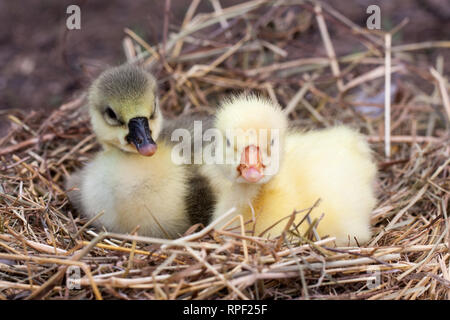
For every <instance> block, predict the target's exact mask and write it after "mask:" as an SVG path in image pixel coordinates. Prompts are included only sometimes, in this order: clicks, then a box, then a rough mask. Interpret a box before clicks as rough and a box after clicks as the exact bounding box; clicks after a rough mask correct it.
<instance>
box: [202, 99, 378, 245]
mask: <svg viewBox="0 0 450 320" xmlns="http://www.w3.org/2000/svg"><path fill="white" fill-rule="evenodd" d="M216 126H217V127H218V128H219V129H220V130H221V131H223V132H224V131H226V129H227V128H242V129H248V128H254V129H266V130H271V129H279V135H278V139H275V143H274V145H276V144H277V141H276V140H278V144H279V147H278V148H276V150H277V152H279V154H278V155H276V153H275V152H274V151H275V150H271V151H269V150H267V149H265V148H264V146H261V145H259V144H258V143H259V142H260V141H258V142H257V143H256V144H255V143H253V146H252V145H251V144H245V143H244V144H242V145H239V146H238V148H236V149H234V151H235V153H236V154H237V155H238V157H237V158H240V159H241V160H243V161H240V162H235V163H233V164H230V165H216V166H205V168H203V169H202V170H204V171H209V172H207V174H208V176H209V178H210V179H211V180H212V181H215V186H214V187H215V188H216V189H218V188H220V186H223V187H222V191H221V193H219V196H218V205H217V206H216V209H215V211H214V214H213V216H214V217H217V216H220V215H221V214H223V213H224V212H225V211H226V210H228V209H229V208H231V207H233V206H236V207H237V209H238V210H237V212H236V214H243V215H244V218H245V220H246V221H248V220H251V219H252V210H251V209H250V204H249V203H251V205H252V207H253V209H254V213H255V216H256V219H255V221H256V222H255V224H254V225H248V227H247V228H248V230H253V229H254V230H255V233H256V234H257V235H258V234H260V233H261V232H263V231H265V230H266V229H267V228H269V227H270V226H272V225H273V224H275V223H276V222H277V221H278V220H280V219H282V218H284V217H286V216H289V215H290V214H291V213H292V212H293V211H294V210H303V209H307V208H309V207H311V206H313V204H314V203H315V202H316V201H317V200H318V199H321V202H320V203H319V205H318V206H317V207H315V209H313V210H312V212H311V214H310V217H311V219H312V220H314V219H315V218H320V217H321V216H322V213H323V214H324V216H323V218H322V219H321V221H320V223H319V226H318V228H317V231H318V233H319V235H320V236H322V237H323V236H327V235H328V236H333V237H336V242H337V243H338V244H346V243H350V244H354V243H355V240H354V239H355V238H356V239H357V241H358V242H359V243H364V242H366V241H368V240H369V238H370V214H371V212H372V209H373V207H374V205H375V196H374V190H373V183H374V179H375V174H376V167H375V164H374V163H373V161H372V158H371V151H370V148H369V146H368V145H367V143H366V142H365V140H364V138H363V137H362V136H361V135H360V134H359V133H357V132H355V131H353V130H351V129H349V128H346V127H343V126H341V127H335V128H331V129H326V130H320V131H312V132H308V133H300V132H295V131H294V130H286V126H287V118H286V116H285V115H284V113H283V112H282V110H281V108H280V107H279V106H277V105H275V104H273V103H272V102H270V101H268V100H264V99H261V98H257V97H255V96H239V97H236V98H232V99H230V100H229V101H228V102H226V103H224V104H223V106H222V108H221V110H220V111H219V113H218V114H217V119H216ZM241 140H242V139H241ZM269 145H272V143H271V144H269ZM249 146H252V147H251V148H252V149H253V150H256V152H257V153H258V152H259V155H258V156H257V157H254V158H255V159H256V161H254V162H253V163H251V164H249V163H248V161H245V150H248V149H246V148H248V147H249ZM272 148H273V146H272ZM267 153H269V154H270V157H269V158H272V160H273V158H274V157H276V158H278V160H277V161H276V162H277V163H278V165H279V166H278V167H279V170H270V174H267V175H266V172H265V171H266V170H267V169H269V167H267V163H265V161H267V159H268V158H267ZM272 162H273V161H272ZM242 167H245V168H250V170H252V173H254V174H251V175H246V174H245V172H244V171H242V169H241V168H242ZM258 168H262V169H258ZM255 177H256V178H255ZM303 216H304V214H299V215H298V216H297V219H296V222H297V223H298V222H299V220H301V219H302V218H303ZM286 222H287V219H286V220H284V222H282V223H279V224H277V225H276V226H275V227H273V228H271V229H270V230H269V231H268V233H269V234H270V236H278V235H280V234H281V232H282V231H283V229H284V226H285V223H286ZM307 228H308V224H307V223H302V224H301V225H300V227H299V231H300V232H301V233H302V232H305V231H306V230H307ZM266 234H267V233H266Z"/></svg>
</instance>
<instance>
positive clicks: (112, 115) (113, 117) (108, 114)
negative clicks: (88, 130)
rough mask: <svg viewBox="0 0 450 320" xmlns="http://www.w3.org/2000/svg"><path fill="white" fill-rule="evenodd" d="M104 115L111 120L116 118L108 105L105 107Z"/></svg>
mask: <svg viewBox="0 0 450 320" xmlns="http://www.w3.org/2000/svg"><path fill="white" fill-rule="evenodd" d="M106 115H107V116H108V117H109V118H111V119H113V120H117V116H116V113H115V112H114V111H113V109H111V108H110V107H108V108H106Z"/></svg>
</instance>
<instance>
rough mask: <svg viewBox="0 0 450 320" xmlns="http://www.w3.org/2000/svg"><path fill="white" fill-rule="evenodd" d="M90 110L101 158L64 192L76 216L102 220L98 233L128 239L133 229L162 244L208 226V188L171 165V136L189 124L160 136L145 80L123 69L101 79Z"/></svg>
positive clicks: (193, 171) (191, 172)
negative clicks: (161, 240) (198, 225)
mask: <svg viewBox="0 0 450 320" xmlns="http://www.w3.org/2000/svg"><path fill="white" fill-rule="evenodd" d="M89 108H90V109H89V111H90V115H91V122H92V126H93V128H94V131H95V133H96V135H97V138H98V140H99V142H100V143H101V144H102V146H103V151H101V152H99V153H98V154H97V155H96V157H95V158H94V159H93V160H92V161H90V162H89V163H88V164H87V165H86V166H85V167H84V168H83V169H81V170H80V171H79V172H77V173H75V174H73V175H72V176H71V177H70V178H69V179H68V181H67V184H66V188H67V189H68V195H69V198H70V200H71V202H72V203H73V204H74V206H75V207H77V208H78V209H79V210H80V211H81V213H82V215H84V216H85V217H87V218H88V219H91V218H93V217H95V216H97V215H98V214H99V213H101V212H103V214H102V215H101V216H99V217H98V219H96V220H95V221H94V223H93V224H94V225H95V226H97V227H98V228H103V227H104V228H106V230H108V231H113V232H119V233H130V232H132V231H135V230H137V227H138V226H139V229H138V230H137V232H138V234H139V235H145V236H151V237H163V238H174V237H177V236H180V235H182V234H183V233H184V232H185V231H186V229H187V228H188V227H189V226H191V225H193V224H196V223H203V224H205V225H206V224H207V223H208V221H209V216H210V213H211V211H212V208H213V205H214V194H213V193H212V189H211V187H210V185H209V183H208V180H207V179H206V178H204V177H203V176H202V175H200V174H198V166H190V165H179V164H177V163H176V162H174V161H173V158H172V149H173V147H174V143H173V142H171V133H172V130H171V129H170V128H175V127H178V126H180V125H181V124H183V125H185V126H186V127H187V129H188V130H190V127H189V126H190V125H191V122H189V121H188V122H186V121H185V122H184V123H181V122H180V121H178V122H177V123H175V124H174V123H172V122H171V121H169V122H167V127H168V128H167V129H165V130H162V127H163V124H164V122H163V118H162V113H161V110H160V109H159V104H158V98H157V95H156V83H155V81H154V79H153V77H152V76H151V75H150V74H148V73H146V72H145V71H144V70H142V69H139V68H138V67H134V66H129V65H125V66H121V67H117V68H113V69H112V70H109V71H106V72H105V73H104V74H103V75H101V76H100V78H99V79H98V80H97V81H96V82H94V84H93V86H92V88H91V90H90V95H89ZM161 131H163V132H162V134H160V132H161ZM154 140H156V141H157V142H158V144H157V149H156V143H155V142H154ZM197 190H200V191H201V192H202V197H199V195H198V193H197Z"/></svg>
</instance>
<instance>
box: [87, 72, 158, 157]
mask: <svg viewBox="0 0 450 320" xmlns="http://www.w3.org/2000/svg"><path fill="white" fill-rule="evenodd" d="M89 112H90V116H91V122H92V127H93V129H94V131H95V133H96V134H97V137H98V139H99V141H100V143H102V144H103V145H105V146H108V147H115V148H118V149H120V150H122V151H126V152H132V153H140V154H141V155H144V156H151V155H153V154H154V153H155V152H156V143H155V141H156V139H157V138H158V136H159V133H160V131H161V127H162V121H163V119H162V114H161V111H160V109H159V102H158V97H157V85H156V81H155V78H154V77H153V76H152V75H151V74H150V73H148V72H146V71H145V70H143V69H142V68H140V67H137V66H134V65H129V64H126V65H122V66H119V67H115V68H111V69H109V70H106V71H105V72H103V73H102V74H101V75H100V76H99V77H98V78H97V79H96V80H95V81H94V83H93V84H92V86H91V88H90V90H89Z"/></svg>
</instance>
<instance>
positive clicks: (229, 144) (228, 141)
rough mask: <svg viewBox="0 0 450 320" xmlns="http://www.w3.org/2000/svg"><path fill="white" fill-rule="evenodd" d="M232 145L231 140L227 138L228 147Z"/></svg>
mask: <svg viewBox="0 0 450 320" xmlns="http://www.w3.org/2000/svg"><path fill="white" fill-rule="evenodd" d="M229 146H231V143H230V140H228V139H227V147H229Z"/></svg>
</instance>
